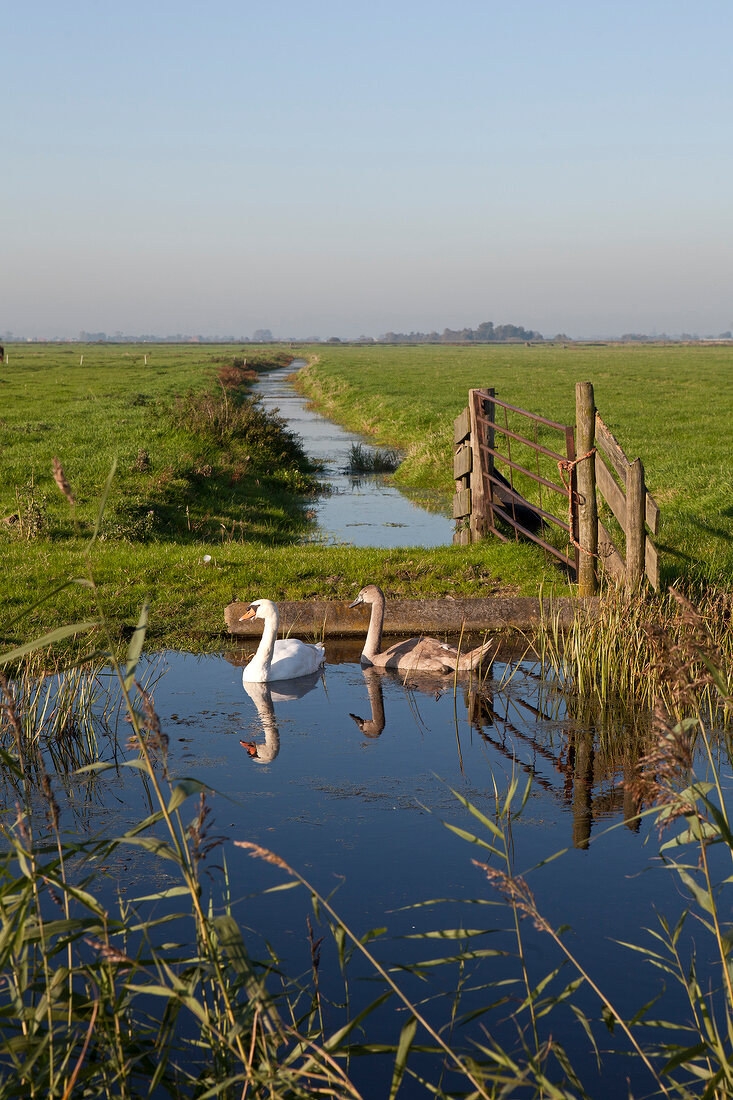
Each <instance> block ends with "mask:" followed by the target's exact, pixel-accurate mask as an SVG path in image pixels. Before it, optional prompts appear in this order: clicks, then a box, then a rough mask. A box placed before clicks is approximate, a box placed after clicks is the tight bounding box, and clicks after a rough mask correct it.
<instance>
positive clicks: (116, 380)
mask: <svg viewBox="0 0 733 1100" xmlns="http://www.w3.org/2000/svg"><path fill="white" fill-rule="evenodd" d="M8 352H9V361H8V362H7V363H5V364H2V365H1V366H0V395H1V396H2V413H1V414H0V552H1V553H2V560H3V566H4V568H3V577H2V594H3V599H2V608H3V612H2V619H1V620H0V637H2V638H3V640H4V643H5V644H6V645H7V646H8V647H10V646H12V645H15V644H17V643H18V641H19V639H20V638H21V636H22V634H23V633H24V632H25V633H26V636H27V632H28V631H31V632H47V631H49V630H51V629H53V628H55V627H56V626H59V625H61V624H62V623H66V622H70V621H74V620H79V619H82V618H84V617H85V615H86V610H85V608H86V607H87V603H88V594H87V592H86V590H85V589H84V587H83V586H81V585H71V586H68V587H66V588H64V589H63V590H62V591H58V592H56V593H55V594H54V596H53V597H52V598H51V599H48V600H46V601H45V602H44V603H43V605H42V606H41V605H40V604H39V600H40V599H41V598H42V597H43V596H45V595H46V594H48V593H49V592H51V591H53V590H55V589H56V587H57V586H58V585H59V584H61V583H62V582H64V581H66V580H68V579H69V578H71V577H78V576H79V575H80V573H81V572H83V570H82V569H81V564H80V563H81V562H82V559H83V555H84V551H85V548H86V546H87V544H88V541H89V538H90V536H91V533H92V531H93V529H94V525H95V522H96V518H97V515H98V509H99V502H100V499H101V497H102V494H103V492H104V487H105V483H106V479H107V477H108V474H109V471H110V468H111V466H112V464H113V462H116V464H117V466H116V473H115V476H114V479H113V482H112V486H111V490H110V493H109V497H108V500H107V504H106V507H105V510H104V517H103V520H102V526H101V529H100V532H99V538H98V539H97V540H96V541H95V544H94V550H93V555H94V568H95V575H96V580H97V584H98V586H99V594H100V599H101V600H102V602H103V604H104V606H105V609H106V613H107V616H108V618H109V620H110V621H111V622H113V623H115V624H116V625H117V626H121V625H125V624H127V625H129V624H131V623H134V621H135V619H136V615H137V609H138V608H139V606H140V605H141V603H142V601H143V599H144V598H145V597H149V598H150V601H151V620H152V622H153V623H155V624H156V627H155V633H154V638H155V643H156V644H158V645H160V646H176V645H186V644H191V641H192V639H193V640H194V644H196V645H197V646H200V645H203V644H205V642H206V640H207V639H208V640H210V641H211V642H212V643H213V644H216V641H217V635H218V633H219V632H220V631H221V630H222V629H223V625H224V624H223V608H224V606H225V605H226V604H227V603H229V602H230V601H231V600H232V598H233V597H234V596H239V597H242V598H244V597H249V598H255V597H256V596H262V595H267V596H269V597H272V598H274V599H283V598H290V599H300V598H307V597H309V596H321V597H329V598H334V599H346V598H347V597H348V598H353V596H354V595H355V593H356V592H357V591H358V590H359V588H361V587H362V585H363V584H364V583H366V582H367V581H369V580H379V581H380V583H382V585H383V586H384V587H385V588H386V590H387V591H388V592H390V593H391V594H393V595H404V596H416V595H433V594H442V593H448V592H451V593H453V594H456V595H490V594H491V593H492V592H493V591H502V592H506V593H516V594H520V595H528V594H533V593H534V592H535V591H536V590H537V586H538V584H539V583H540V581H544V583H545V585H546V590H549V589H550V588H551V587H552V586H553V584H554V585H556V586H558V587H557V590H558V591H559V592H566V591H567V586H566V585H565V584H564V581H563V578H562V577H560V576H559V575H558V574H557V573H556V571H555V570H554V569H553V568H552V566H550V565H547V564H546V563H545V562H544V560H543V558H542V555H541V554H540V553H538V551H537V550H536V549H534V548H532V547H521V548H517V549H515V550H514V552H513V553H512V554H511V555H509V556H508V555H507V553H506V550H505V549H504V548H502V547H501V546H499V545H498V544H497V545H491V544H486V546H483V547H474V548H471V549H470V550H469V551H465V550H463V551H461V550H458V549H456V548H453V547H444V548H440V549H437V550H422V549H420V548H414V549H406V550H385V551H380V550H361V549H354V548H349V547H324V546H320V545H317V544H313V545H308V544H306V545H302V544H301V543H302V540H303V539H306V540H307V538H308V535H309V532H310V531H312V529H313V521H312V518H311V515H310V512H311V508H312V494H313V492H314V491H315V489H316V480H315V479H316V478H317V471H312V470H310V469H309V466H308V463H307V461H306V460H305V456H304V455H303V454H302V451H301V450H300V448H299V446H298V444H297V441H296V440H294V439H293V438H292V436H291V435H290V433H289V432H288V431H287V430H286V428H285V427H284V425H283V424H282V423H280V422H279V421H278V418H277V417H272V416H258V415H256V414H255V410H254V409H253V407H252V403H251V401H250V400H249V398H248V396H247V388H246V385H247V380H248V378H251V377H254V375H253V373H252V372H253V371H257V370H259V369H266V368H268V367H272V366H273V365H275V366H276V365H280V364H284V363H287V362H289V361H290V360H291V358H292V355H293V354H294V353H292V352H285V351H281V350H277V349H266V350H262V351H261V352H260V353H257V352H253V350H252V349H251V348H242V347H235V346H232V347H228V346H223V345H214V346H208V347H199V346H196V345H185V346H157V345H153V346H148V345H142V346H134V345H118V346H116V345H93V346H86V347H82V346H79V345H73V346H71V345H28V346H26V345H23V346H16V345H11V346H10V348H9V349H8ZM245 359H246V362H245ZM55 457H58V458H59V459H60V461H61V463H62V466H63V469H64V472H65V475H66V478H67V481H68V483H69V485H70V487H71V490H72V492H73V495H74V498H75V503H74V505H73V508H70V507H69V504H68V503H67V501H66V500H65V499H64V496H63V495H62V493H61V492H59V489H58V488H57V485H56V484H54V479H53V460H54V458H55ZM295 546H297V553H294V552H293V548H294V547H295ZM36 605H38V606H36ZM21 616H23V618H22V619H21Z"/></svg>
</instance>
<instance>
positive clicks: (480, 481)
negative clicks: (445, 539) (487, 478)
mask: <svg viewBox="0 0 733 1100" xmlns="http://www.w3.org/2000/svg"><path fill="white" fill-rule="evenodd" d="M468 407H469V409H470V414H471V453H472V455H473V464H472V466H471V542H478V541H479V539H480V538H481V536H482V535H484V534H485V533H486V528H487V526H488V515H487V513H488V509H487V507H486V494H485V493H484V475H483V471H482V462H481V427H480V425H479V423H478V418H477V415H476V414H477V413H483V398H482V397H481V390H469V391H468Z"/></svg>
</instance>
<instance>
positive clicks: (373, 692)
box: [349, 668, 384, 737]
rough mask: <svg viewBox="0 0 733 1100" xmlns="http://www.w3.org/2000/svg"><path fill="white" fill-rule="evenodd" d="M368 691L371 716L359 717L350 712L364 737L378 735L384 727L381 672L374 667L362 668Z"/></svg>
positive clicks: (350, 716)
mask: <svg viewBox="0 0 733 1100" xmlns="http://www.w3.org/2000/svg"><path fill="white" fill-rule="evenodd" d="M362 671H363V674H364V679H365V680H366V686H367V691H368V692H369V704H370V706H371V708H372V716H371V718H360V717H359V715H358V714H350V715H349V718H353V719H354V721H355V722H356V724H357V726H358V727H359V729H360V730H361V732H362V733H363V734H364V736H365V737H379V735H380V733H381V732H382V730H383V729H384V696H383V695H382V674H381V672H379V671H378V669H376V668H365V669H363V670H362Z"/></svg>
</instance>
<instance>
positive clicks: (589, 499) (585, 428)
mask: <svg viewBox="0 0 733 1100" xmlns="http://www.w3.org/2000/svg"><path fill="white" fill-rule="evenodd" d="M575 425H576V429H575V430H576V453H577V456H578V464H577V466H576V467H575V472H576V478H577V486H578V542H579V543H580V554H579V555H578V595H579V596H593V595H595V593H596V592H597V591H598V575H597V572H596V567H597V562H598V506H597V504H596V463H595V455H591V456H590V458H583V455H586V454H588V452H589V451H592V450H593V447H594V446H595V439H596V407H595V398H594V394H593V383H592V382H577V383H576V385H575Z"/></svg>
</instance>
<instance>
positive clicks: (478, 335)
mask: <svg viewBox="0 0 733 1100" xmlns="http://www.w3.org/2000/svg"><path fill="white" fill-rule="evenodd" d="M543 339H544V337H543V335H542V333H541V332H535V331H534V329H531V328H524V327H523V326H522V325H495V324H494V322H493V321H482V322H481V324H480V325H479V326H478V327H477V328H460V329H453V328H444V329H443V331H442V332H410V333H406V332H385V333H384V335H383V336H379V337H378V338H377V340H376V343H378V344H495V343H506V342H507V341H509V340H523V341H527V340H543Z"/></svg>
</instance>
